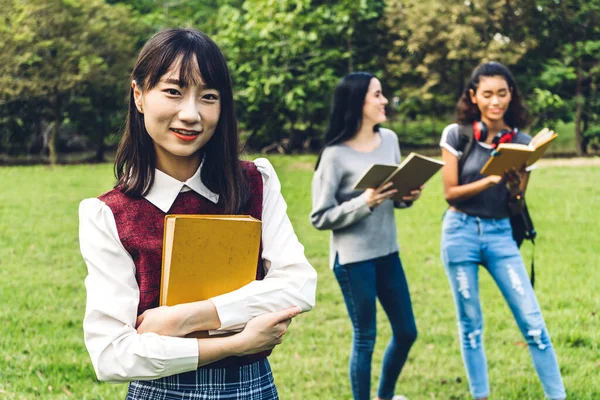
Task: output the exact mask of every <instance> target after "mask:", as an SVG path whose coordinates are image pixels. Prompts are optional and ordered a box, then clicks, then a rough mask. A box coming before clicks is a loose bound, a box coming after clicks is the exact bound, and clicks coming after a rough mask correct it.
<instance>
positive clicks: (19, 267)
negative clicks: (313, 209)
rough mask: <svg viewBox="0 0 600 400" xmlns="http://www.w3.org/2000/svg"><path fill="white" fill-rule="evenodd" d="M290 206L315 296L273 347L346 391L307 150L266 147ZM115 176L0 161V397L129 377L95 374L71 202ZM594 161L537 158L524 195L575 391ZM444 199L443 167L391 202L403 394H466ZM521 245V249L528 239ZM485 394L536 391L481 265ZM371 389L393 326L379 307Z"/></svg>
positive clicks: (71, 393)
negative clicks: (409, 302)
mask: <svg viewBox="0 0 600 400" xmlns="http://www.w3.org/2000/svg"><path fill="white" fill-rule="evenodd" d="M270 159H271V161H272V162H273V164H274V165H275V168H276V170H277V171H278V174H279V176H280V179H281V182H282V191H283V193H284V195H285V197H286V200H287V202H288V206H289V208H288V212H289V215H290V218H291V220H292V223H293V225H294V227H295V229H296V233H297V234H298V237H299V238H300V240H301V242H302V243H303V244H304V246H305V248H306V253H307V256H308V258H309V260H310V261H311V262H312V263H313V265H314V266H315V268H316V269H317V270H318V272H319V285H318V293H317V306H316V308H315V310H314V311H313V312H311V313H309V314H306V315H302V316H300V317H298V318H297V319H296V321H294V323H293V324H292V325H291V328H290V332H289V334H288V335H287V338H286V341H285V342H284V344H283V345H282V346H280V347H279V348H277V349H276V351H275V352H274V354H273V356H272V357H271V358H270V360H271V364H272V366H273V370H274V373H275V379H276V382H277V385H278V388H279V391H280V396H281V398H282V399H284V400H288V399H295V400H300V399H310V400H312V399H323V400H325V399H326V400H330V399H335V400H340V399H344V400H345V399H350V398H351V394H350V386H349V383H348V377H347V363H348V355H349V350H350V340H351V327H350V322H349V320H348V318H347V315H346V310H345V306H344V303H343V300H342V296H341V293H340V290H339V288H338V286H337V282H336V281H335V278H334V276H333V274H332V273H331V271H330V270H329V268H328V265H327V257H328V235H329V233H328V232H319V231H316V230H315V229H313V228H312V227H311V226H310V224H309V220H308V214H309V212H310V182H311V178H312V166H313V164H314V161H315V158H314V157H313V156H297V157H279V156H278V157H270ZM112 182H113V177H112V172H111V166H110V165H108V164H103V165H94V166H88V165H82V166H68V167H57V168H54V169H49V168H47V167H41V166H40V167H10V168H0V300H1V302H0V398H2V399H5V398H6V399H36V398H49V399H118V398H124V397H125V392H126V386H125V385H112V384H104V383H98V382H97V381H96V379H95V375H94V372H93V369H92V366H91V363H90V361H89V357H88V355H87V352H86V350H85V347H84V344H83V333H82V328H81V320H82V317H83V313H84V309H85V290H84V286H83V279H84V277H85V275H86V268H85V265H84V263H83V260H82V259H81V256H80V254H79V249H78V239H77V225H78V220H77V206H78V203H79V201H80V200H81V199H83V198H85V197H92V196H97V195H99V194H100V193H101V192H103V191H106V190H108V189H109V188H110V187H111V184H112ZM597 182H600V167H576V168H575V167H568V168H567V167H561V168H559V167H546V168H539V169H538V170H537V171H536V172H535V173H534V175H533V176H532V179H531V183H530V192H529V196H528V200H529V203H530V208H531V213H532V215H533V218H534V221H535V224H536V228H537V230H538V232H539V239H538V242H537V248H536V266H537V282H536V293H537V295H538V300H539V302H540V304H541V307H542V311H543V313H544V317H545V320H546V323H547V326H548V329H549V331H550V333H551V335H552V338H553V341H554V345H555V348H556V352H557V355H558V359H559V363H560V366H561V371H562V373H563V378H564V381H565V385H566V387H567V392H568V393H569V396H570V398H572V399H598V398H600V380H599V379H598V376H599V374H600V296H598V293H599V292H600V270H599V269H598V266H600V252H599V250H598V237H600V227H599V222H600V217H599V216H598V211H597V210H598V208H597V207H598V206H597V205H598V204H599V203H600V188H599V187H598V185H597ZM444 209H445V204H444V201H443V198H442V194H441V181H440V176H439V174H438V175H437V176H436V177H435V178H434V179H433V181H432V182H430V183H429V184H428V185H427V188H426V190H425V192H424V194H423V197H422V199H421V200H419V202H418V203H417V204H416V205H415V206H414V207H413V208H411V209H409V210H399V211H397V212H396V219H397V224H398V230H399V237H400V244H401V256H402V261H403V264H404V267H405V269H406V274H407V276H408V279H409V284H410V289H411V295H412V299H413V303H414V309H415V314H416V318H417V325H418V328H419V339H418V340H417V343H416V344H415V346H414V348H413V350H412V351H411V354H410V358H409V361H408V363H407V365H406V367H405V369H404V371H403V374H402V376H401V377H400V380H399V382H398V385H397V392H398V393H404V394H406V395H407V396H408V397H409V398H410V399H411V400H418V399H455V400H456V399H468V398H470V397H469V395H468V387H467V383H466V377H465V373H464V369H463V366H462V361H461V358H460V351H459V345H458V337H457V333H456V332H457V327H456V319H455V315H454V305H453V302H452V298H451V294H450V290H449V285H448V283H447V280H446V277H445V275H444V271H443V268H442V265H441V262H440V258H439V241H440V226H441V217H442V213H443V211H444ZM528 246H529V245H528V244H526V245H524V254H525V259H526V263H527V262H528V259H529V250H530V247H528ZM481 292H482V293H481V295H482V299H483V310H484V316H485V332H484V339H485V344H486V349H487V357H488V363H489V375H490V383H491V390H492V394H493V396H492V397H491V398H492V399H541V398H543V392H542V390H541V387H540V385H539V382H538V379H537V377H536V375H535V372H534V370H533V367H532V364H531V361H530V358H529V353H528V351H527V349H526V347H524V340H523V338H522V337H521V335H520V333H519V331H518V329H517V327H516V324H515V323H514V320H513V318H512V316H511V314H510V312H509V310H508V307H507V306H506V305H505V303H504V301H503V299H502V297H501V295H500V293H499V291H498V289H497V288H496V286H495V285H494V283H493V282H492V280H491V279H490V278H489V276H488V275H487V274H486V273H483V274H482V277H481ZM378 329H379V335H378V341H377V345H376V350H375V355H374V363H373V393H374V390H375V387H376V382H377V378H378V377H379V368H380V365H381V358H382V355H383V351H384V348H385V345H386V343H387V341H388V340H389V337H390V329H389V325H388V323H387V319H386V317H385V314H384V313H383V312H382V310H381V308H379V309H378Z"/></svg>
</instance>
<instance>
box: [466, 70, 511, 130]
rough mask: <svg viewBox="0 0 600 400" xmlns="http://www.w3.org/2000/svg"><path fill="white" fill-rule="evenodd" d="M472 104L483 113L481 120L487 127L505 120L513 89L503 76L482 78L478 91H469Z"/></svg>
mask: <svg viewBox="0 0 600 400" xmlns="http://www.w3.org/2000/svg"><path fill="white" fill-rule="evenodd" d="M469 94H470V96H471V102H473V104H475V105H476V106H477V107H478V108H479V111H480V112H481V120H482V121H483V122H485V123H486V124H487V125H490V124H494V123H497V122H499V121H502V120H503V119H504V114H505V113H506V111H507V110H508V107H509V105H510V101H511V99H512V96H511V89H510V87H509V86H508V83H507V82H506V79H504V78H503V77H502V76H482V77H481V78H480V79H479V84H478V85H477V91H476V92H473V90H470V91H469Z"/></svg>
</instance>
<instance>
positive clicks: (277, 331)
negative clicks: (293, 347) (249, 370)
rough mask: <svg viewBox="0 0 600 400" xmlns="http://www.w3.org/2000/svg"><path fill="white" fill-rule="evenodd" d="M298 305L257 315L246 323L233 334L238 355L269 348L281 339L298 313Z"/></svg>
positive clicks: (254, 352)
mask: <svg viewBox="0 0 600 400" xmlns="http://www.w3.org/2000/svg"><path fill="white" fill-rule="evenodd" d="M301 311H302V310H301V309H300V307H291V308H287V309H285V310H282V311H278V312H273V313H268V314H263V315H259V316H258V317H256V318H253V319H251V320H250V321H248V323H247V324H246V327H245V328H244V330H243V331H242V332H240V333H238V334H237V335H235V337H236V339H237V340H238V350H237V355H238V356H244V355H248V354H256V353H260V352H261V351H266V350H271V349H273V347H275V346H277V345H278V344H280V343H281V342H282V341H283V335H285V333H286V332H287V328H288V326H289V325H290V323H291V322H292V318H294V317H295V316H297V315H298V314H300V312H301Z"/></svg>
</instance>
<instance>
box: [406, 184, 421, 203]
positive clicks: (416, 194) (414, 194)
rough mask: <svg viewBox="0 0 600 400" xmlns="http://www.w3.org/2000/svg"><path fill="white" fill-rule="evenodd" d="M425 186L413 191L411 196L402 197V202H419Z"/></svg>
mask: <svg viewBox="0 0 600 400" xmlns="http://www.w3.org/2000/svg"><path fill="white" fill-rule="evenodd" d="M423 188H425V185H421V186H420V187H419V188H418V189H415V190H411V191H410V195H409V196H402V201H417V200H418V199H419V197H421V192H422V191H423Z"/></svg>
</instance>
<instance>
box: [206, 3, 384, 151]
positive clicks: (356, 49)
mask: <svg viewBox="0 0 600 400" xmlns="http://www.w3.org/2000/svg"><path fill="white" fill-rule="evenodd" d="M382 4H383V2H382V1H372V2H369V3H368V2H367V1H364V0H363V1H354V0H343V1H339V2H337V3H335V4H333V5H331V4H330V3H329V2H325V1H311V0H298V1H291V0H247V1H245V2H244V4H243V7H242V9H237V8H234V7H230V6H225V7H222V8H221V10H220V14H219V18H218V27H217V28H218V29H217V32H218V33H217V35H216V40H217V42H218V43H219V44H220V45H221V46H222V47H223V48H224V50H225V53H226V56H227V58H228V62H229V65H230V67H231V69H232V72H233V77H234V84H235V89H236V90H235V96H236V104H237V107H238V111H239V112H238V113H239V115H240V121H241V127H242V129H243V130H244V131H245V132H248V133H249V138H248V141H247V143H248V144H249V145H250V146H252V147H260V146H263V145H265V144H267V143H271V142H273V141H275V142H281V141H282V140H283V139H285V138H288V137H289V138H290V146H289V147H290V149H291V148H296V147H300V146H301V144H302V142H303V141H305V140H306V139H310V138H311V137H313V136H316V135H317V132H322V131H323V128H324V124H325V122H326V120H327V113H328V109H329V99H330V97H331V94H332V91H333V87H334V86H335V84H336V83H337V81H338V80H339V78H340V77H341V76H343V75H345V74H346V73H348V72H350V71H352V70H356V69H360V68H363V67H364V66H368V65H372V64H373V60H377V57H376V54H377V53H376V52H373V50H372V46H370V47H371V48H369V49H368V51H370V52H371V53H370V56H367V55H365V54H364V52H365V51H367V50H365V47H367V46H366V44H368V43H369V40H370V39H372V37H371V38H370V37H369V36H368V35H367V34H368V33H369V30H368V29H365V30H360V29H357V28H359V27H360V26H364V25H367V26H369V25H371V24H374V23H375V21H376V20H377V19H378V18H380V16H381V12H382V10H383V6H382ZM378 9H379V12H378ZM371 31H373V30H371Z"/></svg>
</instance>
